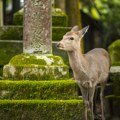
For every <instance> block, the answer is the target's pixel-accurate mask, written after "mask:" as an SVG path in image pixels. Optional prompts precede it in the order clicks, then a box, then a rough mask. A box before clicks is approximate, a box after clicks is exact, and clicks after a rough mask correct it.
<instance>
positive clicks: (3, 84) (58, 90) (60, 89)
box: [0, 80, 78, 100]
mask: <svg viewBox="0 0 120 120" xmlns="http://www.w3.org/2000/svg"><path fill="white" fill-rule="evenodd" d="M77 89H78V86H77V84H76V82H75V81H73V80H60V81H55V80H53V81H39V82H38V81H8V80H0V99H39V100H40V99H44V100H45V99H75V98H78V95H77ZM23 93H24V94H23Z"/></svg>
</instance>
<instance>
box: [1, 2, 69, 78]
mask: <svg viewBox="0 0 120 120" xmlns="http://www.w3.org/2000/svg"><path fill="white" fill-rule="evenodd" d="M24 11H25V13H24V28H23V53H24V54H20V55H17V56H15V57H13V58H12V59H11V60H10V62H9V63H8V64H7V65H5V66H4V68H3V79H12V80H15V79H16V80H23V79H24V80H52V79H58V80H59V79H68V74H69V72H68V71H69V69H68V66H66V65H65V64H64V63H63V61H62V59H61V58H60V57H58V56H53V55H52V41H51V30H52V26H51V17H52V15H51V0H25V6H24Z"/></svg>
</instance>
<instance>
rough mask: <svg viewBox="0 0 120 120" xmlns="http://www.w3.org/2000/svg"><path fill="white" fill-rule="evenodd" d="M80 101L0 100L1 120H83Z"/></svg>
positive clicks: (82, 109)
mask: <svg viewBox="0 0 120 120" xmlns="http://www.w3.org/2000/svg"><path fill="white" fill-rule="evenodd" d="M83 114H84V107H83V101H82V100H0V118H1V120H7V119H8V118H9V119H10V120H21V119H24V120H84V118H83Z"/></svg>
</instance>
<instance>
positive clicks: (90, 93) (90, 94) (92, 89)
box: [89, 87, 95, 120]
mask: <svg viewBox="0 0 120 120" xmlns="http://www.w3.org/2000/svg"><path fill="white" fill-rule="evenodd" d="M94 93H95V87H92V88H90V89H89V104H90V110H91V117H92V120H94V110H93V98H94Z"/></svg>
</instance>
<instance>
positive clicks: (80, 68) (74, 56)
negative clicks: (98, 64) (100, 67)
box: [68, 49, 87, 74]
mask: <svg viewBox="0 0 120 120" xmlns="http://www.w3.org/2000/svg"><path fill="white" fill-rule="evenodd" d="M68 57H69V62H70V66H71V68H72V69H73V71H74V72H76V73H77V72H79V73H80V72H84V73H85V74H86V69H87V68H86V67H87V64H86V59H85V57H84V55H83V54H82V52H81V50H80V49H79V50H76V51H72V52H68Z"/></svg>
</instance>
